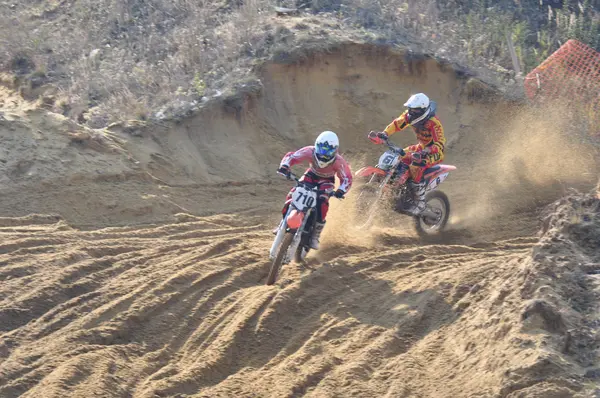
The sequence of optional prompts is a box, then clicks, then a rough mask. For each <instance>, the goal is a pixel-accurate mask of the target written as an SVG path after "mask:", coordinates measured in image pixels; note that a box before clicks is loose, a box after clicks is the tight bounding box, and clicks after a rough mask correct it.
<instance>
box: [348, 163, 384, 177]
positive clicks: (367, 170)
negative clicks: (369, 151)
mask: <svg viewBox="0 0 600 398" xmlns="http://www.w3.org/2000/svg"><path fill="white" fill-rule="evenodd" d="M373 174H377V175H380V176H384V175H385V174H386V171H385V170H381V169H380V168H378V167H373V166H366V167H363V168H360V169H358V170H356V173H354V175H355V176H356V177H369V176H372V175H373Z"/></svg>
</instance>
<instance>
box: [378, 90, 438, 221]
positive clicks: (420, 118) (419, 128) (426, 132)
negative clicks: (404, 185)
mask: <svg viewBox="0 0 600 398" xmlns="http://www.w3.org/2000/svg"><path fill="white" fill-rule="evenodd" d="M404 106H405V107H407V108H408V109H407V110H406V111H404V112H403V113H402V114H401V115H400V116H399V117H398V118H397V119H395V120H394V121H393V122H392V123H390V124H389V125H388V126H387V127H386V128H385V130H384V131H382V132H375V131H371V132H370V133H369V139H370V140H371V141H373V142H375V143H376V144H381V143H383V139H387V138H388V137H389V136H390V135H392V134H394V133H396V132H398V131H400V130H404V129H405V128H406V127H408V126H412V128H413V130H414V132H415V134H416V136H417V140H418V141H419V142H418V144H416V145H411V146H409V147H407V148H404V151H405V152H406V155H405V156H403V157H402V162H403V163H404V164H406V165H408V166H409V171H410V177H411V181H409V186H410V188H411V190H412V192H413V198H414V202H415V206H414V208H413V209H411V212H412V213H413V214H414V215H419V214H421V212H422V211H423V210H425V207H426V205H425V188H426V186H425V181H424V180H423V172H424V171H425V169H426V168H428V167H431V166H433V165H435V164H438V163H440V162H441V161H442V160H444V146H445V144H446V138H445V137H444V128H443V127H442V122H441V121H440V119H438V117H437V116H435V110H436V103H435V102H434V101H430V100H429V98H428V97H427V96H426V95H425V94H423V93H419V94H414V95H412V96H411V97H410V98H409V99H408V101H406V103H405V104H404Z"/></svg>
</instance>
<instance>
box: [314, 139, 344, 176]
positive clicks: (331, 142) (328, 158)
mask: <svg viewBox="0 0 600 398" xmlns="http://www.w3.org/2000/svg"><path fill="white" fill-rule="evenodd" d="M339 146H340V141H339V140H338V136H337V135H336V134H335V133H334V132H333V131H323V132H322V133H321V134H319V136H318V137H317V139H316V140H315V151H314V156H313V157H314V160H315V163H316V165H317V166H318V167H320V168H324V167H327V166H329V165H330V164H332V163H333V162H335V157H336V155H337V151H338V148H339Z"/></svg>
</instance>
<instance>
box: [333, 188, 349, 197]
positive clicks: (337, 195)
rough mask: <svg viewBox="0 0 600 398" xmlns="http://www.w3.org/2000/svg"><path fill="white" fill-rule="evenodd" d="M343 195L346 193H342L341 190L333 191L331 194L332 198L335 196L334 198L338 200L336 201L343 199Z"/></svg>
mask: <svg viewBox="0 0 600 398" xmlns="http://www.w3.org/2000/svg"><path fill="white" fill-rule="evenodd" d="M345 194H346V192H344V191H343V190H341V189H338V190H337V191H335V192H334V193H333V196H335V197H336V198H338V199H343V198H344V195H345Z"/></svg>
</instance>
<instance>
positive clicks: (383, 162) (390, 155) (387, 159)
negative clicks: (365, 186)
mask: <svg viewBox="0 0 600 398" xmlns="http://www.w3.org/2000/svg"><path fill="white" fill-rule="evenodd" d="M398 156H400V155H398V154H396V153H394V152H392V151H386V152H384V153H383V155H381V157H380V158H379V162H378V163H377V167H379V168H380V169H382V170H388V169H390V168H392V167H394V166H395V165H396V163H397V159H398Z"/></svg>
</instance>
